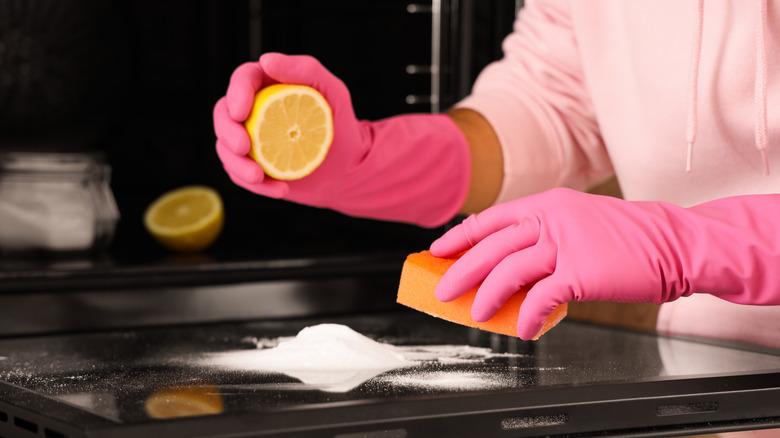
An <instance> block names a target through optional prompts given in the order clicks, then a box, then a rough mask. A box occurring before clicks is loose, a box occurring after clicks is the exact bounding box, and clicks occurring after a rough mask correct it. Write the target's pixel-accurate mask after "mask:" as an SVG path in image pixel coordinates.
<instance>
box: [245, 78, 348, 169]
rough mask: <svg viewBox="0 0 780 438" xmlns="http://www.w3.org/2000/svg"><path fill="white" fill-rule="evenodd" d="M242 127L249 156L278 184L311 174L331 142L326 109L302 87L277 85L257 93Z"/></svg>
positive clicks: (321, 100)
mask: <svg viewBox="0 0 780 438" xmlns="http://www.w3.org/2000/svg"><path fill="white" fill-rule="evenodd" d="M244 126H245V127H246V130H247V132H248V133H249V138H250V140H251V142H252V146H251V148H250V151H249V156H251V157H252V158H253V159H254V160H255V161H257V162H258V163H259V164H260V166H261V167H262V168H263V171H264V172H265V173H266V174H267V175H269V176H271V177H272V178H275V179H278V180H295V179H300V178H303V177H305V176H306V175H309V174H310V173H312V172H314V170H316V169H317V167H319V165H320V164H322V161H323V160H325V156H326V155H327V154H328V149H330V144H331V143H332V142H333V114H332V112H331V109H330V106H329V105H328V102H327V101H326V100H325V98H324V97H323V96H322V95H321V94H320V93H319V92H318V91H317V90H315V89H314V88H311V87H307V86H305V85H288V84H277V85H271V86H270V87H266V88H263V89H262V90H260V92H259V93H257V94H256V95H255V103H254V106H253V108H252V112H251V114H250V115H249V118H248V119H247V120H246V122H244Z"/></svg>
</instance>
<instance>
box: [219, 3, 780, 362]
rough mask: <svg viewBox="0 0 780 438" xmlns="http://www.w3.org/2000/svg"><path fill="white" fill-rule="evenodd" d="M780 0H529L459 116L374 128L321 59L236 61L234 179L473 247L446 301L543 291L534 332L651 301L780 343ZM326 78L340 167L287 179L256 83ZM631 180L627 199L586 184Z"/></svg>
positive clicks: (724, 329)
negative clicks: (579, 310) (271, 149)
mask: <svg viewBox="0 0 780 438" xmlns="http://www.w3.org/2000/svg"><path fill="white" fill-rule="evenodd" d="M779 6H780V4H778V3H776V2H767V1H766V0H756V1H744V0H731V1H729V0H722V1H716V2H704V1H703V0H684V1H680V0H660V1H659V0H652V1H651V0H636V1H631V2H624V1H619V0H593V1H588V2H577V1H567V0H529V1H528V2H527V4H526V6H525V7H524V8H523V9H522V10H521V11H520V12H519V14H518V17H517V20H516V22H515V26H514V30H513V32H512V33H511V34H510V35H509V36H508V37H507V38H506V39H505V41H504V44H503V50H504V57H503V58H502V59H501V60H499V61H496V62H494V63H492V64H490V65H489V66H488V67H486V68H485V69H484V70H483V71H482V72H481V74H480V75H479V77H478V79H477V81H476V83H475V84H474V87H473V90H472V93H471V95H469V96H467V97H466V98H465V99H464V100H462V101H461V102H459V103H458V104H457V105H455V107H454V108H453V109H451V110H450V111H449V113H448V114H446V115H444V114H429V115H421V114H411V115H402V116H397V117H391V118H388V119H384V120H379V121H373V122H372V121H362V120H357V119H356V117H355V115H354V112H353V109H352V106H351V102H350V96H349V92H348V90H347V87H346V85H345V84H344V83H342V82H341V81H340V80H339V79H338V78H336V77H334V76H333V75H332V74H330V73H329V72H328V71H327V70H326V69H325V68H324V67H323V66H322V65H321V64H320V63H319V62H317V60H315V59H313V58H311V57H307V56H287V55H283V54H276V53H269V54H265V55H263V56H261V57H260V59H259V61H258V62H252V63H247V64H244V65H242V66H240V67H238V69H237V70H236V71H235V72H234V74H233V76H232V78H231V81H230V85H229V87H228V90H227V94H226V96H225V97H224V98H223V99H221V100H220V101H219V102H218V103H217V104H216V106H215V110H214V121H215V128H216V133H217V137H218V141H217V152H218V154H219V157H220V159H221V160H222V162H223V164H224V166H225V169H226V170H227V172H228V174H229V175H230V178H231V179H232V180H233V181H234V182H235V183H236V184H238V185H239V186H241V187H244V188H246V189H247V190H250V191H252V192H255V193H258V194H260V195H264V196H270V197H276V198H284V199H288V200H290V201H293V202H299V203H303V204H307V205H312V206H317V207H324V208H331V209H334V210H337V211H340V212H343V213H345V214H348V215H354V216H360V217H370V218H377V219H384V220H393V221H403V222H410V223H415V224H419V225H421V226H426V227H432V226H437V225H441V224H444V223H445V222H447V221H448V220H450V219H451V218H453V217H454V216H455V215H456V214H457V213H459V212H461V213H472V215H471V216H469V217H468V218H467V219H466V220H465V221H463V222H462V223H460V224H458V225H457V226H455V227H453V228H452V229H450V230H449V231H447V232H446V233H445V234H444V235H443V236H442V237H440V238H439V239H438V240H436V241H435V242H433V244H432V245H431V248H430V249H431V251H432V252H433V253H434V255H437V256H442V257H448V256H454V255H457V254H459V253H461V252H464V251H465V253H464V254H463V256H462V257H461V258H460V259H459V260H458V261H457V262H456V263H455V264H454V265H453V267H452V269H450V270H449V271H448V272H447V274H446V275H445V276H444V277H443V278H442V280H441V282H440V284H439V286H438V288H437V290H436V293H437V296H438V297H439V298H440V299H441V300H444V301H447V300H452V299H454V298H456V297H458V296H460V295H461V294H463V293H464V292H465V291H467V290H468V289H470V288H472V287H474V286H477V285H479V284H481V286H480V287H479V289H478V292H477V295H476V299H475V301H474V304H473V308H472V316H473V318H474V319H475V320H477V321H483V320H486V319H488V318H490V317H491V316H492V315H493V313H494V312H495V311H496V309H498V308H499V307H500V306H501V305H502V304H503V303H504V302H505V301H506V300H507V299H508V298H509V297H510V296H511V295H512V294H513V293H515V292H516V291H517V290H518V289H519V288H521V287H523V286H531V289H530V292H529V294H528V296H527V298H526V301H525V302H524V303H523V305H522V307H521V310H520V317H519V322H518V324H519V325H518V336H519V337H521V338H523V339H529V338H531V337H533V335H534V334H535V333H536V331H537V330H538V329H539V327H540V326H541V324H542V322H543V320H544V318H545V316H546V315H547V314H549V313H550V312H551V311H552V310H553V309H554V308H555V307H556V306H557V305H559V304H561V303H563V302H567V301H572V300H580V301H616V302H652V303H659V304H660V303H663V304H662V306H661V310H660V314H659V320H658V330H659V331H660V332H662V333H672V334H684V335H698V336H711V337H717V338H724V339H731V340H738V341H744V342H752V343H756V344H761V345H764V346H769V347H780V306H778V305H780V269H778V267H779V266H780V194H778V193H779V192H780V147H776V139H778V138H780V7H779ZM276 82H285V83H297V84H305V85H310V86H312V87H314V88H316V89H318V90H319V91H320V92H322V93H323V95H324V96H325V97H326V98H327V99H328V101H329V103H330V104H331V106H332V109H333V113H334V126H335V128H334V129H335V137H334V141H333V144H332V147H331V151H330V152H329V155H328V157H327V158H326V160H325V162H324V163H323V165H322V166H321V167H320V168H319V169H318V170H316V171H315V172H314V173H313V174H311V175H310V176H308V177H306V178H304V179H302V180H300V181H294V182H281V181H275V180H272V179H270V178H268V177H266V176H264V175H263V173H262V170H261V169H260V168H259V166H258V165H257V164H255V163H254V162H253V161H252V160H250V159H249V158H247V157H246V156H245V155H246V153H247V151H248V148H249V140H248V138H247V135H246V133H245V131H244V130H243V129H242V125H241V122H242V121H243V120H244V119H245V118H246V117H247V114H248V113H249V110H250V107H251V105H252V101H253V96H254V94H255V92H256V91H257V90H259V89H260V88H262V87H264V86H266V85H267V84H271V83H276ZM612 175H616V177H617V179H618V181H619V183H620V186H621V188H622V191H623V196H624V199H618V198H613V197H605V196H598V195H593V194H588V193H584V192H583V191H582V190H584V189H587V188H588V187H590V186H592V185H594V184H596V183H598V182H600V181H603V180H605V179H606V178H609V177H610V176H612Z"/></svg>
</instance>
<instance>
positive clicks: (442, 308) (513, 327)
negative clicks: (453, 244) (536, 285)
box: [397, 251, 568, 339]
mask: <svg viewBox="0 0 780 438" xmlns="http://www.w3.org/2000/svg"><path fill="white" fill-rule="evenodd" d="M455 260H457V259H443V258H439V257H434V256H432V255H431V253H430V252H429V251H423V252H417V253H414V254H409V255H408V256H407V257H406V262H404V267H403V271H402V272H401V284H400V285H399V286H398V300H397V301H398V303H400V304H403V305H405V306H409V307H411V308H412V309H416V310H419V311H421V312H425V313H427V314H429V315H433V316H435V317H437V318H441V319H445V320H447V321H451V322H455V323H458V324H463V325H466V326H469V327H476V328H479V329H482V330H487V331H489V332H495V333H501V334H504V335H509V336H517V316H518V312H519V310H520V304H522V302H523V300H524V299H525V296H526V294H527V293H528V290H521V291H518V292H517V293H516V294H515V295H513V296H512V298H510V299H509V301H507V303H506V304H504V306H503V307H501V309H499V310H498V312H497V313H496V314H495V315H494V316H493V317H492V318H490V319H489V320H488V321H485V322H476V321H474V320H472V319H471V303H472V302H474V296H475V294H476V293H477V290H476V289H472V290H470V291H468V292H467V293H465V294H464V295H462V296H460V297H459V298H457V299H455V300H453V301H450V302H448V303H443V302H441V301H439V300H438V298H436V296H435V295H434V289H435V288H436V284H437V283H438V282H439V280H440V279H441V277H442V275H444V273H445V272H447V269H449V267H450V266H452V264H453V263H455ZM567 308H568V305H567V304H562V305H560V306H558V308H557V309H555V311H554V312H553V313H552V314H551V315H550V316H549V317H548V318H547V321H545V323H544V326H542V329H541V331H540V332H539V334H537V335H536V337H535V338H534V339H538V338H539V337H540V336H542V335H543V334H545V333H546V332H547V331H548V330H550V329H551V328H553V327H555V326H556V325H557V324H558V323H559V322H561V320H562V319H563V318H565V317H566V310H567Z"/></svg>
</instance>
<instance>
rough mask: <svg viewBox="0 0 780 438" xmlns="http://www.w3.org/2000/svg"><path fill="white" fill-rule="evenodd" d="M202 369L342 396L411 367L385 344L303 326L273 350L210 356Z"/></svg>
mask: <svg viewBox="0 0 780 438" xmlns="http://www.w3.org/2000/svg"><path fill="white" fill-rule="evenodd" d="M205 364H206V365H210V366H216V367H220V368H226V369H235V370H264V371H271V372H277V373H283V374H286V375H288V376H291V377H294V378H296V379H298V380H300V381H301V382H303V383H305V384H307V385H309V386H312V387H315V388H317V389H320V390H323V391H329V392H346V391H349V390H351V389H353V388H355V387H357V386H359V385H360V384H361V383H363V382H365V381H366V380H369V379H371V378H372V377H375V376H377V375H379V374H382V373H384V372H386V371H389V370H392V369H396V368H400V367H404V366H411V365H414V362H412V361H409V360H407V359H406V358H404V356H403V355H402V354H400V353H398V352H397V351H396V350H395V347H393V346H392V345H388V344H382V343H379V342H376V341H374V340H372V339H370V338H368V337H366V336H363V335H361V334H360V333H358V332H356V331H354V330H352V329H351V328H349V327H347V326H344V325H340V324H320V325H315V326H311V327H306V328H304V329H303V330H301V331H300V332H299V333H298V335H297V336H295V337H294V338H281V339H280V340H279V344H278V345H277V346H276V347H275V348H270V349H265V350H246V351H236V352H228V353H219V354H214V355H210V356H209V357H208V358H207V359H206V361H205Z"/></svg>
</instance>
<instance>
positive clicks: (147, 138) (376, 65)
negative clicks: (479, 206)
mask: <svg viewBox="0 0 780 438" xmlns="http://www.w3.org/2000/svg"><path fill="white" fill-rule="evenodd" d="M412 3H414V4H416V5H419V6H421V7H422V11H423V12H422V13H414V14H412V13H409V11H408V6H409V5H410V4H412ZM430 4H431V3H430V1H427V2H426V1H420V2H410V1H400V0H371V1H364V0H363V1H361V0H333V1H327V2H323V1H316V0H233V1H219V0H165V1H156V0H155V1H153V0H133V1H130V0H113V1H107V0H68V1H62V0H0V149H2V150H18V149H22V150H90V151H100V152H102V153H104V154H105V156H106V157H107V159H108V161H109V163H110V164H111V166H112V168H113V180H112V189H113V192H114V195H115V197H116V199H117V203H118V205H119V209H120V211H121V214H122V218H121V220H120V222H119V224H118V228H117V233H116V236H115V239H114V243H113V245H112V247H111V248H110V251H109V252H110V254H111V258H112V259H113V260H119V261H122V262H123V263H136V262H139V261H149V260H156V259H158V258H162V257H165V254H166V252H165V251H164V250H163V249H162V248H160V247H159V246H158V245H157V244H156V243H155V242H154V241H153V240H152V239H151V237H149V236H148V235H147V233H146V232H145V230H144V229H143V226H142V221H141V218H142V215H143V211H144V209H145V208H146V206H147V205H148V204H149V203H150V202H151V201H153V200H154V199H155V198H156V197H157V196H159V195H160V194H162V193H163V192H165V191H167V190H170V189H173V188H176V187H179V186H182V185H188V184H204V185H208V186H211V187H214V188H215V189H217V190H218V191H219V193H220V194H221V195H222V197H223V199H224V201H225V210H226V211H225V215H226V226H225V229H224V231H223V234H222V236H221V238H220V240H219V241H218V242H217V244H216V245H215V246H214V247H213V248H211V249H210V250H208V252H207V256H208V257H210V258H213V259H216V260H223V259H225V260H235V259H244V258H284V257H302V256H306V257H312V256H315V257H316V256H324V255H332V254H365V253H377V252H387V251H391V252H409V251H413V250H418V249H420V248H423V247H426V246H427V245H428V244H429V243H430V241H431V240H432V239H434V238H435V237H437V236H438V235H439V234H440V233H441V230H440V229H439V230H425V229H421V228H418V227H415V226H410V225H401V224H391V223H381V222H377V221H371V220H361V219H354V218H349V217H345V216H343V215H340V214H338V213H334V212H330V211H325V210H320V209H315V208H311V207H306V206H300V205H296V204H292V203H288V202H284V201H277V200H271V199H266V198H263V197H260V196H256V195H254V194H252V193H249V192H246V191H244V190H242V189H240V188H238V187H235V186H234V185H233V184H232V183H231V182H230V181H229V179H228V178H227V177H226V175H225V174H224V172H223V170H222V167H221V165H220V163H219V161H218V159H217V157H216V154H215V153H214V134H213V128H212V121H211V109H212V106H213V104H214V102H215V101H216V100H217V99H218V98H219V97H220V96H221V95H223V94H224V91H225V89H226V86H227V83H228V80H229V77H230V73H231V72H232V70H233V69H234V68H235V67H236V66H237V65H239V64H240V63H242V62H246V61H248V60H254V59H256V58H257V57H258V56H259V55H260V54H261V53H262V52H266V51H280V52H286V53H307V54H311V55H314V56H316V57H317V58H319V59H320V60H321V61H322V62H323V64H325V65H326V66H327V67H328V68H329V69H330V70H331V71H332V72H334V73H335V74H336V75H338V76H339V77H341V78H342V79H343V80H344V81H345V82H346V83H347V84H348V86H349V87H350V89H351V91H352V96H353V100H354V105H355V109H356V111H357V114H358V116H359V117H361V118H368V119H376V118H381V117H386V116H391V115H395V114H399V113H408V112H429V111H431V109H432V107H431V105H429V104H427V103H425V102H423V103H422V104H414V105H410V104H408V103H407V99H406V97H407V96H408V95H422V96H425V95H427V94H429V93H430V75H428V74H408V73H407V71H406V67H407V65H410V64H415V65H428V64H430V62H431V29H432V25H431V20H432V17H431V14H430V13H429V12H425V7H426V5H428V6H429V5H430ZM442 5H443V15H442V23H443V27H442V38H441V41H440V43H441V47H442V78H441V87H442V97H441V101H442V102H441V103H442V105H441V108H442V109H443V110H446V108H447V107H448V105H449V104H451V103H453V102H455V101H457V99H458V98H460V97H461V96H463V95H464V94H466V93H467V92H468V89H469V87H470V84H471V82H472V81H473V79H474V77H476V75H477V73H478V72H479V70H480V69H481V68H482V67H483V66H484V65H485V64H487V63H488V62H490V61H491V60H493V59H496V58H498V57H500V55H501V51H500V41H501V39H502V38H503V37H504V35H506V34H507V33H508V32H509V31H510V29H511V24H512V21H513V18H514V10H515V7H516V2H515V1H509V0H490V1H464V0H452V1H446V0H445V1H443V3H442Z"/></svg>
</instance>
